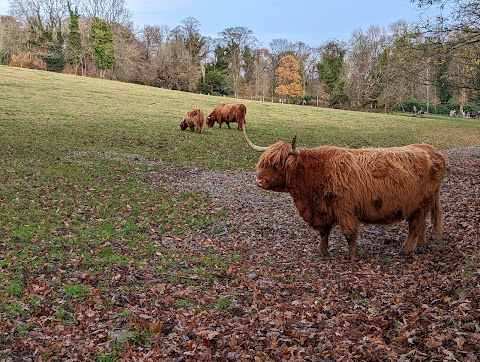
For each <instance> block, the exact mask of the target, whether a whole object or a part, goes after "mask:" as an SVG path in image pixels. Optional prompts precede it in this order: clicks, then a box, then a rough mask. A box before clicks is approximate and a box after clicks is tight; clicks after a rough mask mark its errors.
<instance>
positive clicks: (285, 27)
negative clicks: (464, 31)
mask: <svg viewBox="0 0 480 362" xmlns="http://www.w3.org/2000/svg"><path fill="white" fill-rule="evenodd" d="M127 3H128V7H129V8H130V9H131V10H132V12H133V22H134V24H135V25H136V26H142V25H145V24H148V25H168V26H169V27H171V28H173V27H175V26H177V25H180V24H181V21H182V20H184V19H186V18H187V17H189V16H192V17H194V18H195V19H197V20H198V21H199V22H200V32H201V33H202V35H205V36H212V37H217V36H218V33H219V32H221V31H222V30H224V29H226V28H229V27H236V26H244V27H246V28H248V29H250V30H252V31H253V35H254V36H255V37H256V38H257V39H258V40H259V41H260V42H261V43H262V44H263V46H268V44H269V43H270V41H271V40H272V39H279V38H281V39H287V40H289V41H291V42H296V41H303V42H304V43H306V44H308V45H310V46H317V45H321V44H323V43H324V42H325V41H327V40H332V39H337V40H345V41H346V40H348V39H349V38H350V36H351V35H352V33H353V31H354V30H356V29H362V30H367V29H368V27H370V26H371V25H377V26H379V27H382V28H387V27H388V25H390V24H392V23H394V22H396V21H397V20H406V21H407V22H409V23H413V22H416V21H418V20H419V19H420V16H421V15H422V12H421V11H420V10H419V9H418V8H417V6H416V4H414V3H411V2H410V0H363V1H362V0H303V1H278V0H240V1H228V0H227V1H226V0H206V1H201V0H161V1H154V0H151V1H150V0H127Z"/></svg>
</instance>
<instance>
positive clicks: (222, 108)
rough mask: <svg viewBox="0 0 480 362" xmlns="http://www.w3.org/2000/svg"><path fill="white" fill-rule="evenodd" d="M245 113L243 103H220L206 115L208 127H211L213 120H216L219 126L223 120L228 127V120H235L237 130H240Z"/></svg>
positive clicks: (243, 122) (245, 108)
mask: <svg viewBox="0 0 480 362" xmlns="http://www.w3.org/2000/svg"><path fill="white" fill-rule="evenodd" d="M246 113H247V107H245V105H244V104H225V103H221V104H219V105H218V106H216V107H215V109H214V110H213V111H212V113H210V115H209V116H208V117H207V125H208V127H213V125H214V124H215V122H218V124H219V125H220V128H222V123H223V122H225V123H226V124H227V126H228V128H230V122H237V124H238V130H239V131H241V130H242V129H243V126H244V124H245V122H246V121H245V114H246Z"/></svg>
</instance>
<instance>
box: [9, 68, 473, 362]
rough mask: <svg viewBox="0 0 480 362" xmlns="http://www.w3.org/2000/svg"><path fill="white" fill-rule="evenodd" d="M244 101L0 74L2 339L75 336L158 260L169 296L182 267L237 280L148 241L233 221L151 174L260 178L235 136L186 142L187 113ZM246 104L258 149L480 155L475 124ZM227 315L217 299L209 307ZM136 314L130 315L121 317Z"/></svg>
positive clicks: (213, 259) (215, 260)
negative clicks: (131, 277)
mask: <svg viewBox="0 0 480 362" xmlns="http://www.w3.org/2000/svg"><path fill="white" fill-rule="evenodd" d="M235 101H236V100H234V99H228V98H219V97H213V96H206V95H195V94H189V93H182V92H176V91H168V90H163V89H158V88H152V87H145V86H140V85H133V84H125V83H119V82H113V81H104V80H99V79H90V78H84V77H76V76H68V75H61V74H56V73H50V72H42V71H33V70H24V69H18V68H12V67H5V66H0V152H1V155H0V210H1V211H0V271H1V273H0V340H1V339H2V338H3V339H4V340H8V341H12V340H21V339H22V338H27V337H28V336H29V335H30V333H32V331H33V330H34V329H35V328H36V326H35V323H32V318H33V316H37V315H38V314H39V313H46V312H45V310H44V309H45V308H46V309H51V310H53V311H54V312H51V314H52V318H53V319H56V320H57V321H59V322H61V324H62V325H67V326H68V325H72V324H75V323H78V321H77V320H76V319H75V308H77V307H78V305H79V304H82V303H89V302H88V301H91V300H94V301H95V303H94V304H95V308H94V309H95V310H108V309H109V306H110V304H111V303H112V302H111V301H112V298H114V296H115V295H116V294H117V293H119V291H122V290H129V291H132V289H133V293H139V294H141V293H144V292H145V290H146V288H147V287H148V285H142V284H141V283H140V284H136V285H131V284H129V282H128V278H126V279H125V280H124V279H123V278H122V279H121V282H120V281H118V279H115V278H116V275H117V274H119V273H120V274H121V273H122V272H121V270H124V269H125V268H127V269H128V270H130V271H131V270H143V269H144V268H146V267H147V266H149V267H152V265H151V260H152V256H156V258H155V260H156V261H155V265H153V268H154V270H155V272H156V273H158V276H159V277H160V276H162V275H163V276H165V275H167V276H168V275H170V276H168V277H165V278H167V280H168V281H169V282H171V283H175V275H174V274H175V271H176V270H177V269H176V268H175V267H174V265H178V263H182V262H184V261H185V260H188V263H189V265H196V264H198V265H201V270H200V268H198V269H195V270H194V269H191V270H187V271H184V272H185V273H188V272H191V273H194V274H196V275H200V276H201V278H203V280H205V281H206V282H207V283H208V282H211V281H212V280H214V279H215V278H216V277H215V276H216V275H218V270H219V269H221V270H223V271H226V270H228V269H229V267H230V266H231V263H232V261H234V260H235V258H236V257H238V256H235V255H231V256H230V257H229V258H227V259H225V258H222V259H220V258H219V256H217V255H215V253H212V254H209V255H206V256H205V255H187V254H186V253H185V252H184V251H182V250H181V249H164V248H163V249H162V248H161V247H159V246H157V245H156V244H155V243H154V242H153V241H154V240H158V238H159V237H161V235H162V234H164V233H166V232H170V233H174V234H176V235H181V234H182V233H183V232H185V230H188V229H191V228H195V227H198V226H201V225H206V224H209V223H211V222H212V220H215V219H218V218H222V217H225V215H224V212H223V211H222V210H221V209H219V208H218V207H216V206H215V205H213V204H212V203H211V200H210V199H209V197H208V196H207V195H205V194H202V193H198V192H193V193H181V192H178V191H175V190H171V189H169V188H167V187H161V186H158V185H157V186H156V185H153V184H152V182H151V178H150V177H149V173H151V172H152V171H156V170H160V169H161V168H162V167H164V166H166V165H187V166H197V167H200V168H205V169H214V170H253V169H254V166H255V163H256V160H257V158H258V154H256V153H254V152H253V151H251V150H250V149H248V147H247V146H246V144H245V142H244V140H243V137H242V133H241V132H238V131H237V130H236V125H234V127H232V129H231V130H229V129H226V128H223V129H219V128H218V126H217V125H215V127H214V128H211V129H207V128H205V129H204V132H203V134H201V135H197V134H194V133H191V132H189V131H184V132H181V131H180V129H179V123H180V121H181V120H182V117H183V115H184V113H185V111H186V110H187V109H189V108H194V107H199V108H202V109H203V110H204V112H205V113H206V114H208V113H209V112H210V111H211V110H212V109H213V108H214V107H215V106H216V105H217V104H218V103H221V102H235ZM242 102H243V103H245V104H246V106H247V130H248V133H249V134H250V138H251V139H252V140H253V141H254V142H255V143H257V144H259V145H268V144H272V143H274V142H276V141H277V140H279V139H285V140H290V139H291V137H292V136H293V135H294V134H297V142H298V143H297V144H298V146H299V147H305V146H320V145H327V144H332V145H339V146H350V147H367V146H394V145H404V144H408V143H418V142H426V143H431V144H433V145H435V146H437V147H439V148H440V149H447V148H455V147H463V146H469V145H480V122H479V121H474V120H463V119H451V118H434V119H433V118H428V117H424V118H415V117H411V116H410V115H406V116H402V115H396V116H394V115H384V114H373V113H358V112H357V113H356V112H348V111H340V110H331V109H323V108H313V107H302V106H295V105H285V104H273V103H261V102H252V101H247V100H245V101H243V100H242ZM224 127H225V125H224ZM159 255H160V256H159ZM78 265H81V266H82V268H83V269H82V270H83V271H88V273H89V275H90V277H89V278H92V279H97V280H98V281H100V282H99V283H98V286H97V287H96V288H92V286H91V285H92V284H91V283H88V281H86V280H85V278H83V279H82V278H80V277H78V275H77V274H75V273H77V272H78V270H77V269H76V268H75V267H76V266H78ZM172 275H173V276H172ZM169 278H173V280H171V279H169ZM215 280H216V279H215ZM220 282H221V281H220ZM227 302H228V300H227V301H226V302H225V301H224V299H222V298H221V297H219V299H218V301H217V302H216V303H214V304H212V308H216V306H217V305H221V303H227ZM175 303H177V304H176V306H177V307H182V305H183V304H182V303H184V304H186V305H187V304H188V302H187V301H185V300H183V299H181V298H179V299H178V300H177V301H176V302H175ZM227 304H228V303H227ZM42 308H43V309H42ZM129 313H130V312H129V311H128V308H127V307H125V310H124V311H121V312H120V313H119V314H118V315H117V317H116V318H119V319H124V320H125V319H128V318H129ZM47 314H48V313H47ZM138 338H140V337H138ZM142 338H143V337H142ZM140 339H141V338H140ZM1 349H2V348H1V343H0V350H1ZM50 353H52V355H55V353H56V352H55V351H51V352H50ZM112 356H114V352H112ZM7 357H8V355H7ZM112 358H113V357H112ZM104 360H105V359H104Z"/></svg>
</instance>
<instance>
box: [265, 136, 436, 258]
mask: <svg viewBox="0 0 480 362" xmlns="http://www.w3.org/2000/svg"><path fill="white" fill-rule="evenodd" d="M290 151H291V146H290V145H289V144H286V143H285V142H282V141H281V142H277V143H276V144H274V145H272V146H270V147H269V148H268V149H267V151H265V152H264V153H263V154H262V156H261V157H260V159H259V162H258V164H257V169H258V172H259V174H258V178H257V184H258V185H259V186H260V187H262V188H265V189H270V190H273V191H282V192H289V193H290V194H291V196H292V198H293V200H294V202H295V205H296V207H297V208H298V210H299V213H300V215H301V216H302V217H303V219H304V220H305V221H306V222H307V223H308V224H310V225H311V226H312V227H314V228H315V229H317V230H319V231H320V232H321V234H322V243H323V249H325V248H326V245H327V242H328V241H327V239H328V233H329V231H330V229H331V227H332V225H334V224H336V223H339V224H340V227H341V229H342V232H343V234H344V235H345V237H346V238H347V241H349V246H350V252H351V257H352V258H354V257H356V255H355V254H356V244H355V239H356V235H357V232H358V227H359V224H360V223H361V222H364V223H381V224H390V223H392V222H396V221H400V220H407V221H408V222H409V236H408V238H407V241H406V243H405V245H404V249H403V252H404V253H406V254H408V253H410V252H411V251H412V247H413V245H414V243H415V241H416V240H418V244H419V245H426V241H425V218H426V216H427V214H428V212H430V213H431V219H432V225H433V228H434V232H435V234H436V236H437V237H441V235H442V229H443V216H442V208H441V203H440V186H441V183H442V180H443V178H444V176H445V159H444V157H443V156H442V155H441V154H440V153H439V152H438V151H437V150H435V149H434V148H433V147H432V146H429V145H425V144H418V145H409V146H404V147H392V148H367V149H347V148H339V147H330V146H327V147H318V148H311V149H309V148H303V149H300V154H299V155H298V156H293V155H291V154H290ZM321 249H322V246H321ZM352 254H354V255H352Z"/></svg>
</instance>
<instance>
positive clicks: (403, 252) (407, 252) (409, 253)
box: [400, 249, 412, 256]
mask: <svg viewBox="0 0 480 362" xmlns="http://www.w3.org/2000/svg"><path fill="white" fill-rule="evenodd" d="M411 254H412V251H411V250H405V249H402V250H401V251H400V255H401V256H410V255H411Z"/></svg>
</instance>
